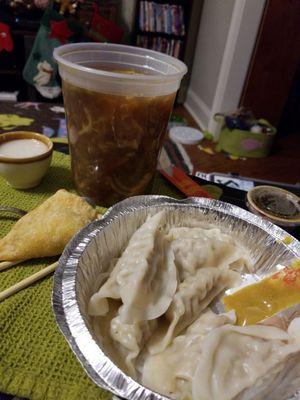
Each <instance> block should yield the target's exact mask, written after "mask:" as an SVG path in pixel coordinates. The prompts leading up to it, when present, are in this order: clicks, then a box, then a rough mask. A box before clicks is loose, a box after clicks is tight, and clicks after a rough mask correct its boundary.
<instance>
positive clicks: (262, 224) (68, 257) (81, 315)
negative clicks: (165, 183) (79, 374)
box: [53, 196, 300, 400]
mask: <svg viewBox="0 0 300 400" xmlns="http://www.w3.org/2000/svg"><path fill="white" fill-rule="evenodd" d="M161 209H170V210H174V214H176V213H177V214H178V213H180V215H183V214H184V215H187V216H192V217H193V216H195V217H197V219H201V220H203V221H206V222H208V223H213V224H214V225H216V226H219V227H221V228H222V230H223V231H225V232H227V233H232V234H234V235H235V236H238V237H239V240H240V241H241V243H243V244H244V245H245V246H246V247H247V248H248V249H249V250H250V254H251V257H252V259H253V261H254V263H255V265H256V268H257V269H256V272H255V275H257V276H259V275H263V274H265V273H267V272H268V271H272V269H273V268H274V267H276V265H277V264H281V263H284V264H286V265H287V263H289V262H290V261H292V260H293V259H295V258H300V243H299V242H298V241H297V240H296V239H294V238H293V237H290V235H288V234H287V233H286V232H285V231H284V230H282V229H281V228H279V227H277V226H275V225H273V224H272V223H270V222H268V221H265V220H263V219H261V218H260V217H258V216H255V215H253V214H251V213H250V212H248V211H244V210H243V209H241V208H239V207H236V206H233V205H231V204H227V203H223V202H221V201H217V200H210V199H205V198H189V199H186V200H175V199H172V198H170V197H164V196H138V197H132V198H129V199H127V200H124V201H122V202H120V203H118V204H116V205H115V206H114V207H112V208H110V209H109V210H108V211H107V213H106V214H105V215H104V216H103V218H102V219H101V220H97V221H94V222H92V223H91V224H89V225H87V226H86V227H85V228H83V229H82V230H81V231H80V232H79V233H78V234H77V235H76V236H74V238H73V239H72V240H71V241H70V243H69V244H68V245H67V247H66V248H65V250H64V252H63V254H62V256H61V258H60V260H59V266H58V268H57V270H56V273H55V277H54V289H53V309H54V313H55V316H56V321H57V323H58V325H59V327H60V329H61V331H62V333H63V334H64V336H65V338H66V340H67V341H68V343H69V345H70V347H71V349H72V350H73V352H74V353H75V355H76V357H77V358H78V360H79V361H80V362H81V364H82V366H83V368H84V369H85V371H86V372H87V374H88V375H89V376H90V378H91V379H92V380H93V381H94V382H95V383H96V384H97V385H98V386H100V387H102V388H104V389H107V390H109V391H111V392H112V393H114V394H115V395H116V396H119V397H122V398H126V399H130V400H144V399H147V400H150V399H151V400H154V399H155V400H162V399H167V397H164V396H162V395H160V394H158V393H155V392H153V391H151V390H149V389H147V388H145V387H143V386H142V385H141V384H139V383H137V382H136V381H135V380H133V379H132V378H130V377H128V376H127V375H126V374H125V373H124V372H122V371H121V370H120V369H119V368H118V367H117V366H116V365H115V364H114V363H113V361H112V360H111V359H110V358H109V357H108V355H107V354H106V350H105V348H103V346H101V344H100V343H99V340H98V338H97V335H96V332H95V331H94V329H93V324H92V317H90V316H89V315H88V314H87V304H88V301H89V299H90V297H91V295H92V294H93V293H94V292H96V291H97V290H98V289H99V285H100V283H101V282H99V275H100V273H101V272H102V271H101V266H105V265H108V264H109V261H110V260H111V259H112V258H115V257H117V256H119V255H120V253H121V251H122V250H123V249H124V247H125V245H126V244H127V242H128V240H129V238H130V237H131V235H132V233H133V232H134V231H135V230H136V229H137V228H138V227H139V226H140V225H141V224H142V223H143V222H144V221H145V219H146V216H147V215H148V214H149V213H154V212H158V211H159V210H161ZM287 238H288V240H287ZM299 389H300V388H299ZM295 392H296V390H295ZM295 396H296V393H295ZM295 396H293V398H296V397H295Z"/></svg>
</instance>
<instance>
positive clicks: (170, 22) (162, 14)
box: [139, 1, 185, 36]
mask: <svg viewBox="0 0 300 400" xmlns="http://www.w3.org/2000/svg"><path fill="white" fill-rule="evenodd" d="M139 29H140V30H141V31H145V32H158V33H166V34H169V35H172V34H173V35H176V36H184V35H185V22H184V8H183V6H182V5H178V4H169V3H168V2H166V3H155V2H153V1H141V2H140V5H139Z"/></svg>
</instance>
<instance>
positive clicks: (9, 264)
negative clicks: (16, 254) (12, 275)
mask: <svg viewBox="0 0 300 400" xmlns="http://www.w3.org/2000/svg"><path fill="white" fill-rule="evenodd" d="M23 261H24V260H16V261H2V262H0V271H3V270H5V269H7V268H10V267H12V266H13V265H17V264H20V263H21V262H23Z"/></svg>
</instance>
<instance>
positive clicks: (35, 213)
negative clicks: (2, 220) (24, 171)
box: [0, 189, 97, 261]
mask: <svg viewBox="0 0 300 400" xmlns="http://www.w3.org/2000/svg"><path fill="white" fill-rule="evenodd" d="M96 215H97V213H96V211H95V210H94V209H93V207H91V206H90V205H89V204H88V203H87V202H86V201H84V200H83V199H82V198H81V197H79V196H76V195H75V194H71V193H69V192H67V191H66V190H64V189H61V190H58V191H57V192H56V193H55V194H54V195H53V196H51V197H49V198H48V199H47V200H46V201H45V202H44V203H42V204H41V205H40V206H38V207H37V208H35V209H34V210H32V211H30V212H29V213H28V214H26V215H24V217H22V218H21V219H19V221H18V222H16V224H15V225H14V226H13V227H12V229H11V231H10V232H9V233H8V234H7V235H6V236H5V237H4V238H3V239H0V260H5V261H15V260H28V259H30V258H38V257H48V256H55V255H58V254H61V253H62V251H63V249H64V247H65V246H66V244H67V243H68V241H69V240H70V239H71V237H72V236H73V235H74V234H75V233H76V232H78V231H79V230H80V229H81V228H82V227H83V226H85V225H86V224H87V223H89V222H91V221H92V220H94V219H95V218H96Z"/></svg>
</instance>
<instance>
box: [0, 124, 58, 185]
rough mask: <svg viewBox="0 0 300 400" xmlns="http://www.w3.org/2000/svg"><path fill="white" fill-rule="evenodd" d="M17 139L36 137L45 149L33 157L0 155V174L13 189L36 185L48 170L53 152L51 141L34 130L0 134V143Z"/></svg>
mask: <svg viewBox="0 0 300 400" xmlns="http://www.w3.org/2000/svg"><path fill="white" fill-rule="evenodd" d="M17 139H36V140H39V141H41V142H42V143H44V144H45V145H46V146H47V149H45V151H44V152H43V153H41V154H39V155H36V156H33V157H6V156H3V155H0V175H1V176H2V177H3V178H4V179H5V180H6V181H7V182H8V183H9V184H10V185H11V186H12V187H13V188H15V189H29V188H33V187H35V186H37V185H38V184H39V183H40V181H41V179H42V178H43V177H44V176H45V174H46V172H47V171H48V169H49V167H50V164H51V160H52V153H53V143H52V142H51V140H50V139H48V138H47V137H46V136H44V135H40V134H39V133H35V132H26V131H18V132H10V133H4V134H2V135H0V144H2V143H5V142H8V141H11V140H17Z"/></svg>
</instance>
